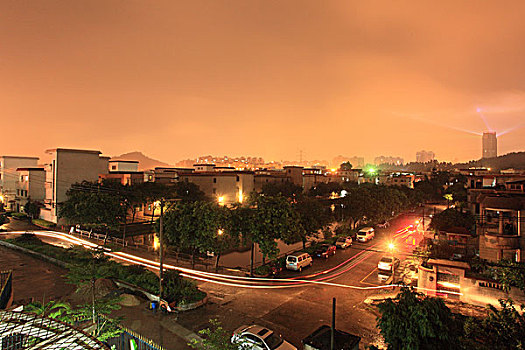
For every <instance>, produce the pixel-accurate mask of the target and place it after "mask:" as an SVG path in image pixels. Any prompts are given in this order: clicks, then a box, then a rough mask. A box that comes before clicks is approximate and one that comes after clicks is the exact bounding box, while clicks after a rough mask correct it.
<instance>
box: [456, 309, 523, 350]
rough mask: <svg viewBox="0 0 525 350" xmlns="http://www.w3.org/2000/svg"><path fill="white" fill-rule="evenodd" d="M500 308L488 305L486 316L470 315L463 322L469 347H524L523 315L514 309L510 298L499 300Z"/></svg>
mask: <svg viewBox="0 0 525 350" xmlns="http://www.w3.org/2000/svg"><path fill="white" fill-rule="evenodd" d="M499 303H500V306H501V309H497V308H496V307H494V306H493V305H489V306H488V307H487V308H488V315H487V317H486V318H483V319H478V318H475V317H470V318H469V319H468V320H467V322H466V323H465V339H466V343H467V344H466V345H467V348H469V349H481V350H484V349H487V350H488V349H501V350H506V349H508V350H511V349H524V348H525V316H524V315H523V306H522V307H521V312H520V311H518V310H516V307H515V306H514V305H513V302H512V300H503V299H500V300H499Z"/></svg>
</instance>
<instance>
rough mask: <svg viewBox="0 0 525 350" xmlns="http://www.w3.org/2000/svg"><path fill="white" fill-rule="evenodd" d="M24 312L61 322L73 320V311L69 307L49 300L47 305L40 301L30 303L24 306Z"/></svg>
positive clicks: (64, 303)
mask: <svg viewBox="0 0 525 350" xmlns="http://www.w3.org/2000/svg"><path fill="white" fill-rule="evenodd" d="M24 312H31V313H34V314H36V315H39V316H43V317H49V318H53V319H56V320H59V321H62V322H71V321H72V320H73V309H72V308H71V305H69V304H68V303H66V302H63V301H55V300H51V301H48V302H47V303H44V301H42V302H41V303H40V302H38V301H35V302H31V303H29V304H27V305H25V306H24Z"/></svg>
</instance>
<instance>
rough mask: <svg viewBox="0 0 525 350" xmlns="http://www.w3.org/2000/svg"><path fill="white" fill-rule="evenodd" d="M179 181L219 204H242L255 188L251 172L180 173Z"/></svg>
mask: <svg viewBox="0 0 525 350" xmlns="http://www.w3.org/2000/svg"><path fill="white" fill-rule="evenodd" d="M179 181H186V182H191V183H194V184H196V185H197V186H199V188H200V190H201V191H202V192H204V194H205V195H206V196H208V197H210V198H215V199H216V200H217V202H218V203H219V204H222V205H230V204H233V203H243V202H244V200H245V199H246V198H247V196H248V195H249V194H250V193H251V192H252V191H253V190H254V188H255V178H254V173H253V172H252V171H195V172H191V173H180V174H179Z"/></svg>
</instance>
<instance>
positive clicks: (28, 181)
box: [17, 169, 46, 207]
mask: <svg viewBox="0 0 525 350" xmlns="http://www.w3.org/2000/svg"><path fill="white" fill-rule="evenodd" d="M18 174H19V182H18V190H17V192H18V193H19V196H18V200H17V204H19V206H20V207H21V206H23V205H25V204H26V203H27V200H28V198H31V200H32V201H34V202H40V203H44V199H45V197H46V191H45V180H46V173H45V171H44V169H41V170H37V169H28V170H19V171H18Z"/></svg>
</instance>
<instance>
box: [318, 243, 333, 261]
mask: <svg viewBox="0 0 525 350" xmlns="http://www.w3.org/2000/svg"><path fill="white" fill-rule="evenodd" d="M335 249H336V247H335V245H330V244H321V245H320V246H318V247H317V249H316V250H315V252H314V255H315V256H317V257H319V258H326V259H328V257H329V256H330V255H335Z"/></svg>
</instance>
